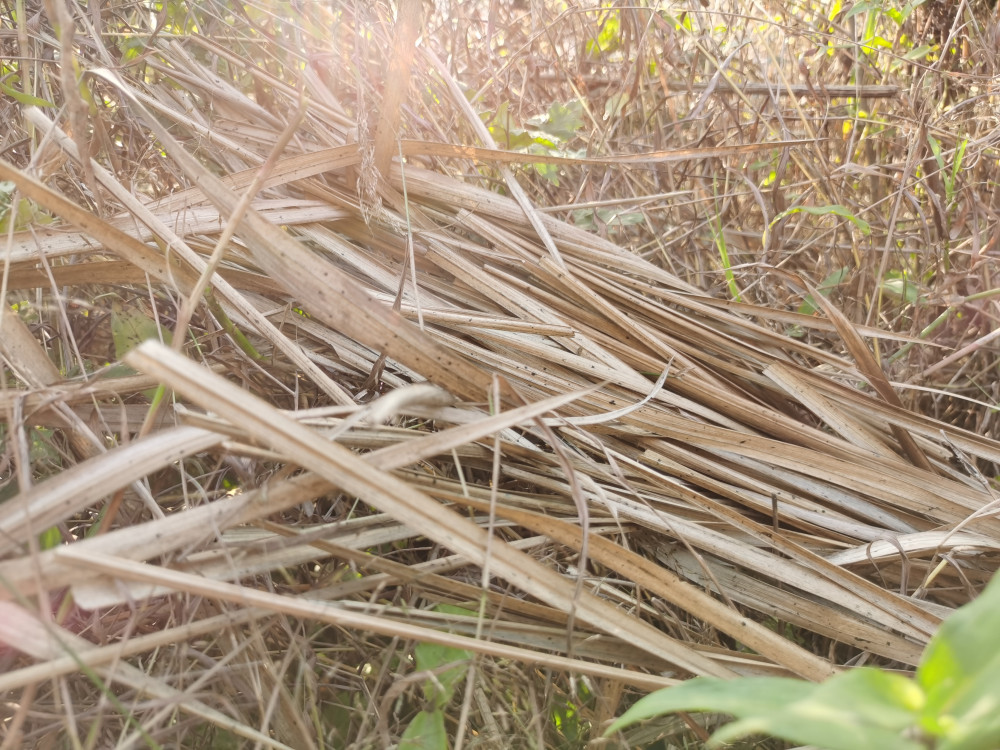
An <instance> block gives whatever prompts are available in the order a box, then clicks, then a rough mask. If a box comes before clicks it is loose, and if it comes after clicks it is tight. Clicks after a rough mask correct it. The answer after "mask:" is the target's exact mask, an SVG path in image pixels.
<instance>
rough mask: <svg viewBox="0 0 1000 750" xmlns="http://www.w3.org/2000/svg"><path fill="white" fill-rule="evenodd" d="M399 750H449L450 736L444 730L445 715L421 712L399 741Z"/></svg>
mask: <svg viewBox="0 0 1000 750" xmlns="http://www.w3.org/2000/svg"><path fill="white" fill-rule="evenodd" d="M397 747H398V748H399V750H448V734H447V732H445V729H444V713H443V712H442V711H441V710H440V709H438V710H437V711H421V712H420V713H419V714H417V715H416V716H414V717H413V721H411V722H410V724H409V726H407V727H406V730H405V731H404V732H403V736H402V737H401V738H400V739H399V745H398V746H397Z"/></svg>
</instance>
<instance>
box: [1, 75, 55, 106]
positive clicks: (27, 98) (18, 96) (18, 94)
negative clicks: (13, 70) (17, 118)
mask: <svg viewBox="0 0 1000 750" xmlns="http://www.w3.org/2000/svg"><path fill="white" fill-rule="evenodd" d="M0 91H2V92H3V93H5V94H6V95H7V96H9V97H10V98H11V99H14V100H15V101H17V102H18V103H19V104H24V105H26V106H34V107H54V106H56V105H55V104H53V103H52V102H50V101H49V100H48V99H39V98H38V97H37V96H32V95H31V94H25V93H24V92H23V91H18V90H17V89H15V88H12V87H11V86H8V85H7V84H6V83H3V82H2V81H0Z"/></svg>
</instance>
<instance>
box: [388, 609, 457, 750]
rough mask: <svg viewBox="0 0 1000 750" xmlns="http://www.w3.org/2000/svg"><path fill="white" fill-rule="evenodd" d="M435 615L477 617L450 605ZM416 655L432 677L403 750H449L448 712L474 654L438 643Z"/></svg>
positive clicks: (420, 648)
mask: <svg viewBox="0 0 1000 750" xmlns="http://www.w3.org/2000/svg"><path fill="white" fill-rule="evenodd" d="M434 611H435V612H443V613H445V614H453V615H474V614H475V613H474V612H470V611H469V610H466V609H462V608H460V607H453V606H451V605H448V604H440V605H438V606H437V607H435V608H434ZM413 651H414V654H413V656H414V661H415V662H416V667H417V671H419V672H424V673H426V674H427V675H428V677H427V679H426V680H424V684H423V693H424V709H423V710H422V711H420V713H418V714H417V715H416V716H414V717H413V719H412V720H411V721H410V723H409V724H408V725H407V727H406V729H405V730H404V732H403V736H402V737H401V738H400V740H399V748H400V750H448V747H449V744H448V732H447V730H446V729H445V723H444V710H445V708H447V706H448V704H449V703H451V699H452V697H453V696H454V694H455V688H457V687H458V685H459V683H460V682H461V681H462V680H463V679H465V675H466V673H467V672H468V663H469V660H470V659H471V658H472V654H471V653H469V652H468V651H465V650H464V649H459V648H451V647H449V646H441V645H438V644H436V643H418V644H417V646H416V647H415V648H414V650H413Z"/></svg>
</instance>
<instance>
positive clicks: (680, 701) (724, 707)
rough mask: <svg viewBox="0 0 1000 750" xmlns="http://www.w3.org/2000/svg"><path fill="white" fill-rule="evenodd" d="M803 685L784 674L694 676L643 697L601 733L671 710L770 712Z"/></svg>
mask: <svg viewBox="0 0 1000 750" xmlns="http://www.w3.org/2000/svg"><path fill="white" fill-rule="evenodd" d="M803 686H808V683H804V682H803V681H802V680H793V679H790V678H786V677H747V678H745V679H742V680H736V681H728V680H719V679H716V678H713V677H695V678H694V679H692V680H688V681H687V682H682V683H681V684H679V685H675V686H674V687H669V688H664V689H663V690H657V691H656V692H655V693H650V694H649V695H647V696H646V697H645V698H642V699H641V700H639V702H638V703H636V704H635V705H634V706H632V708H630V709H629V710H628V711H626V712H625V713H624V714H623V715H622V716H621V718H619V719H618V720H617V721H615V722H614V723H613V724H612V725H611V726H610V727H608V729H607V731H606V732H605V733H604V736H605V737H607V736H608V735H609V734H613V733H614V732H617V731H618V730H619V729H622V728H624V727H627V726H630V725H632V724H635V723H637V722H640V721H643V720H645V719H651V718H653V717H654V716H661V715H663V714H666V713H672V712H674V711H714V712H719V713H726V714H732V715H734V716H751V715H755V714H764V713H769V712H771V711H776V710H780V709H781V708H782V707H784V706H785V705H786V704H788V703H791V702H793V701H794V700H796V699H797V698H799V697H801V696H802V688H803Z"/></svg>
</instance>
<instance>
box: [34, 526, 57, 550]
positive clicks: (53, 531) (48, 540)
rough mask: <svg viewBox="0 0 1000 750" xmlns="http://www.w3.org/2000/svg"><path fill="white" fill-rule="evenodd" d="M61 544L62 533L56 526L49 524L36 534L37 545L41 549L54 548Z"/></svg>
mask: <svg viewBox="0 0 1000 750" xmlns="http://www.w3.org/2000/svg"><path fill="white" fill-rule="evenodd" d="M60 544H62V534H61V533H60V532H59V527H58V526H50V527H49V528H47V529H46V530H45V531H43V532H42V533H41V534H39V535H38V546H39V547H40V548H41V549H43V550H47V549H55V548H56V547H58V546H59V545H60Z"/></svg>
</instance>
